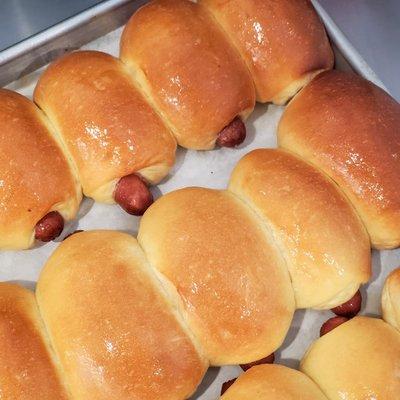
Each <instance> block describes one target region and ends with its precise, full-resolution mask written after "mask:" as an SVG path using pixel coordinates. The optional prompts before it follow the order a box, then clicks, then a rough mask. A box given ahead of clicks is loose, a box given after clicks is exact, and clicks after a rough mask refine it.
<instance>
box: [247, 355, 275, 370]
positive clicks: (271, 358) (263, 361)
mask: <svg viewBox="0 0 400 400" xmlns="http://www.w3.org/2000/svg"><path fill="white" fill-rule="evenodd" d="M274 361H275V354H274V353H272V354H270V355H269V356H268V357H265V358H262V359H261V360H257V361H253V362H251V363H248V364H240V367H241V368H242V370H243V371H247V370H248V369H250V368H251V367H254V366H255V365H260V364H273V363H274Z"/></svg>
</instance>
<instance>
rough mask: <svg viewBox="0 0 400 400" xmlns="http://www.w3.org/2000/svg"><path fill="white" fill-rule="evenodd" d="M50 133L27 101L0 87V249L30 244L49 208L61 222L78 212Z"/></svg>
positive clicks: (75, 188)
mask: <svg viewBox="0 0 400 400" xmlns="http://www.w3.org/2000/svg"><path fill="white" fill-rule="evenodd" d="M50 129H51V128H50V126H48V122H47V121H46V119H45V117H44V115H43V114H42V112H41V111H40V110H39V109H38V108H37V107H36V106H35V105H34V104H33V103H32V102H31V101H30V100H28V99H27V98H25V97H23V96H21V95H19V94H18V93H15V92H11V91H9V90H5V89H0V170H1V179H0V248H3V249H24V248H28V247H30V246H32V244H33V242H34V228H35V225H36V223H37V222H38V221H39V220H40V219H41V218H42V217H43V216H44V215H45V214H47V213H48V212H49V211H51V210H57V211H59V212H60V213H61V214H62V216H63V217H64V218H65V219H67V220H69V219H72V218H74V217H75V215H76V213H77V211H78V208H79V203H80V200H81V192H80V187H79V183H78V182H77V180H76V179H75V177H74V175H73V172H72V170H71V167H70V165H69V163H68V161H67V159H66V158H65V156H64V154H63V152H62V150H61V149H60V147H59V146H58V144H57V142H56V140H55V139H54V137H53V135H52V132H51V131H50Z"/></svg>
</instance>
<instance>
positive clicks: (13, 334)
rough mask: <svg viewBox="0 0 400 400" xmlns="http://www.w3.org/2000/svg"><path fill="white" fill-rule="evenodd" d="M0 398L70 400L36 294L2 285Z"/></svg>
mask: <svg viewBox="0 0 400 400" xmlns="http://www.w3.org/2000/svg"><path fill="white" fill-rule="evenodd" d="M0 347H1V350H0V398H1V399H4V400H55V399H57V400H67V399H68V398H69V397H68V396H67V394H66V390H65V388H64V386H63V384H62V380H61V379H60V374H59V372H58V370H57V368H56V364H57V363H56V362H55V359H54V356H53V352H52V351H51V350H49V349H50V347H49V344H48V338H47V336H46V333H45V331H44V329H43V325H42V321H41V320H40V316H39V312H38V309H37V305H36V301H35V296H34V294H33V293H32V292H31V291H29V290H27V289H24V288H22V287H20V286H18V285H13V284H7V283H1V284H0Z"/></svg>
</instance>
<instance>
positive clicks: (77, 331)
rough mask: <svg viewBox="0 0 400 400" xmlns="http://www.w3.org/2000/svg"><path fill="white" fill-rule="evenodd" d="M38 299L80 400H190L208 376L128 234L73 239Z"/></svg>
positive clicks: (58, 255) (56, 257)
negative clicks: (204, 375) (187, 399)
mask: <svg viewBox="0 0 400 400" xmlns="http://www.w3.org/2000/svg"><path fill="white" fill-rule="evenodd" d="M37 299H38V303H39V308H40V311H41V314H42V316H43V320H44V322H45V325H46V328H47V330H48V332H49V335H50V338H51V341H52V343H53V345H54V348H55V350H56V353H57V355H58V356H59V358H60V361H61V365H62V367H63V373H64V376H65V380H66V381H67V383H68V386H69V388H70V391H71V394H72V396H73V398H74V399H76V400H87V399H91V400H100V399H101V400H106V399H113V400H122V399H123V400H126V399H128V398H129V399H146V400H156V399H157V400H159V399H163V400H164V399H165V400H183V399H186V398H188V397H189V396H190V395H191V394H192V392H193V391H194V390H195V388H196V386H197V385H198V384H199V383H200V381H201V379H202V377H203V374H204V372H205V370H206V369H207V366H208V365H207V362H206V361H205V360H204V358H202V356H201V355H199V353H198V351H197V349H196V348H195V345H194V342H193V341H192V340H191V338H190V337H189V333H188V331H187V329H186V327H185V326H184V325H183V324H182V323H181V320H180V317H179V314H178V311H177V310H176V309H175V307H176V306H175V304H173V303H172V302H171V300H170V297H169V296H168V295H167V288H165V287H164V288H163V286H162V285H161V283H160V280H159V278H158V277H156V276H155V274H154V272H153V271H152V270H151V268H150V266H149V265H148V263H147V260H146V258H145V256H144V254H143V252H142V250H141V249H140V247H139V245H138V243H137V241H136V240H135V239H134V238H133V237H131V236H129V235H127V234H123V233H120V232H114V231H91V232H81V233H77V234H75V235H72V236H71V237H69V238H68V239H67V240H65V241H64V242H63V243H62V244H61V245H60V246H59V247H58V249H57V250H56V251H55V252H54V253H53V255H52V256H51V257H50V259H49V260H48V262H47V264H46V265H45V267H44V269H43V271H42V274H41V276H40V278H39V282H38V286H37Z"/></svg>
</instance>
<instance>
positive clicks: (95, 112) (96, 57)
mask: <svg viewBox="0 0 400 400" xmlns="http://www.w3.org/2000/svg"><path fill="white" fill-rule="evenodd" d="M34 99H35V101H36V103H37V104H38V105H39V106H40V107H41V108H42V110H44V112H45V113H46V114H47V116H48V117H49V118H50V120H51V121H52V123H53V125H54V126H55V127H56V128H57V131H58V132H59V133H60V135H61V137H62V140H63V142H64V144H65V146H66V148H67V149H68V152H69V154H70V155H71V157H72V158H73V160H74V162H75V164H76V166H77V170H78V173H79V178H80V181H81V184H82V187H83V192H84V194H85V195H86V196H89V197H92V198H93V199H95V200H96V201H99V202H104V203H114V202H115V201H117V202H118V203H119V204H120V205H121V206H122V207H123V208H124V209H125V210H126V211H128V212H130V213H132V214H139V215H140V214H142V213H143V212H144V210H145V208H146V206H148V205H149V204H148V203H149V201H147V202H146V199H142V197H146V193H142V192H146V190H147V189H146V187H144V188H143V187H141V185H140V182H141V181H140V180H139V178H137V179H136V181H135V182H134V183H136V186H135V187H129V181H128V182H127V179H129V178H125V177H127V176H129V175H131V174H136V175H137V176H140V177H141V178H143V179H144V180H145V181H146V182H148V183H151V184H155V183H158V182H159V181H160V180H161V179H162V178H164V177H165V176H166V175H167V174H168V171H169V169H170V168H171V166H172V165H173V164H174V159H175V149H176V141H175V139H174V137H173V136H172V134H171V133H170V131H169V130H168V129H167V128H166V127H165V126H164V124H163V122H162V121H161V119H160V118H159V117H158V115H157V114H156V113H155V112H154V111H153V110H152V108H151V107H150V106H149V105H148V103H147V102H146V101H145V99H144V98H143V97H142V95H141V94H140V93H139V92H138V90H137V89H136V87H135V85H134V83H133V80H132V79H131V77H130V75H129V74H128V73H127V69H126V67H125V66H124V64H122V63H121V62H120V61H119V60H117V59H116V58H114V57H112V56H110V55H108V54H105V53H101V52H97V51H79V52H74V53H71V54H69V55H66V56H64V57H62V58H60V59H59V60H57V61H56V62H54V63H53V64H51V65H50V67H49V68H48V69H47V70H46V72H45V73H44V74H43V75H42V76H41V78H40V79H39V82H38V84H37V86H36V89H35V93H34ZM132 179H133V178H131V180H132ZM121 185H123V186H128V187H127V188H126V189H125V191H127V192H128V193H126V196H125V197H126V198H123V199H121V193H119V192H120V190H121ZM143 186H144V184H143ZM122 190H124V188H122ZM147 195H148V196H149V195H150V196H151V194H150V193H149V192H148V193H147ZM136 203H142V205H140V204H136ZM143 203H145V204H144V205H143Z"/></svg>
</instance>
